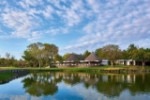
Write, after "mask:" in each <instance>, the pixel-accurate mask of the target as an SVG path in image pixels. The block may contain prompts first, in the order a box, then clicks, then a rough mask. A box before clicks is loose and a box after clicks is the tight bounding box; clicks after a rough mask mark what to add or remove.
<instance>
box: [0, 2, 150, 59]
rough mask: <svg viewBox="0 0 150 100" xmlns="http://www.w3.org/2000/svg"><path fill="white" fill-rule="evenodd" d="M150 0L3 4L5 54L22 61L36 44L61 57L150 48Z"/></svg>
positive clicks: (1, 46)
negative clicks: (55, 50) (51, 46)
mask: <svg viewBox="0 0 150 100" xmlns="http://www.w3.org/2000/svg"><path fill="white" fill-rule="evenodd" d="M149 4H150V0H1V1H0V55H2V56H4V55H5V53H6V52H10V53H11V54H12V55H14V56H16V57H17V58H20V57H21V55H22V54H23V51H24V50H25V49H26V47H27V45H29V44H30V43H33V42H37V41H39V42H43V43H44V42H46V43H53V44H55V45H57V46H58V47H59V49H60V50H59V53H60V54H64V53H66V52H70V53H71V52H75V53H82V52H84V51H85V50H89V51H94V50H95V49H96V48H99V47H102V46H104V45H106V44H117V45H120V47H121V48H122V49H125V48H127V46H128V45H129V44H131V43H134V44H136V45H137V46H139V47H150V45H149V42H150V6H149Z"/></svg>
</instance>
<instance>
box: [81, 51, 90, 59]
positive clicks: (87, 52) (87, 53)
mask: <svg viewBox="0 0 150 100" xmlns="http://www.w3.org/2000/svg"><path fill="white" fill-rule="evenodd" d="M90 54H91V52H89V51H88V50H86V51H85V52H84V53H83V58H84V59H85V58H86V57H88V56H89V55H90Z"/></svg>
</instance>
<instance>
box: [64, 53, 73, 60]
mask: <svg viewBox="0 0 150 100" xmlns="http://www.w3.org/2000/svg"><path fill="white" fill-rule="evenodd" d="M70 55H71V54H70V53H66V54H64V56H63V60H66V59H67V58H68V57H69V56H70Z"/></svg>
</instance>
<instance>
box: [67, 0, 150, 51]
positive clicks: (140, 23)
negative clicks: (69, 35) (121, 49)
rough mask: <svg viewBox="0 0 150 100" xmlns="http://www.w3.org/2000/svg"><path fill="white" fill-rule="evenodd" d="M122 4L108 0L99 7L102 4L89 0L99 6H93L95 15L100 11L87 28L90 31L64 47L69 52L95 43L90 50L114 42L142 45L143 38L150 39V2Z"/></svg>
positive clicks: (91, 3)
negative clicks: (72, 43)
mask: <svg viewBox="0 0 150 100" xmlns="http://www.w3.org/2000/svg"><path fill="white" fill-rule="evenodd" d="M120 3H121V2H118V1H113V2H106V5H105V4H104V5H103V7H101V8H100V9H98V7H100V6H98V4H97V7H96V6H94V5H96V3H94V1H90V0H89V4H90V5H91V7H96V8H92V9H93V14H94V13H97V15H96V18H95V20H93V21H91V22H89V23H88V24H87V25H85V27H84V28H83V31H84V32H85V33H86V34H85V35H84V36H82V37H80V38H79V39H78V40H76V41H77V42H76V43H75V44H74V45H70V46H67V47H65V48H64V49H65V50H68V51H69V50H70V51H71V50H75V49H77V48H78V49H79V48H80V49H81V50H83V49H84V50H85V49H89V48H88V46H89V45H92V46H91V47H92V48H90V49H92V50H93V49H95V48H96V46H97V45H98V44H99V45H98V46H102V45H104V44H109V43H114V44H119V45H122V46H123V45H127V44H130V43H132V42H134V43H135V44H138V43H139V40H141V41H145V40H146V41H150V28H149V26H150V22H149V20H150V16H149V15H150V11H149V10H148V9H149V8H150V7H149V6H148V4H149V3H150V2H149V1H147V0H145V1H143V2H142V3H141V2H140V0H137V2H130V3H129V1H124V3H122V4H120ZM135 4H136V6H133V5H135ZM100 5H101V4H100ZM94 9H95V10H94ZM104 9H105V10H104ZM140 45H141V46H145V47H147V46H148V45H147V43H146V42H140ZM85 47H86V48H85ZM93 47H94V48H93ZM81 50H80V51H81Z"/></svg>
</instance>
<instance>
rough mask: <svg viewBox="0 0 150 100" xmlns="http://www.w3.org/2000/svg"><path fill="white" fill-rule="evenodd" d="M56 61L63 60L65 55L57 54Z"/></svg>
mask: <svg viewBox="0 0 150 100" xmlns="http://www.w3.org/2000/svg"><path fill="white" fill-rule="evenodd" d="M55 61H59V62H61V63H62V62H63V57H62V56H61V55H59V54H57V55H56V56H55Z"/></svg>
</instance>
